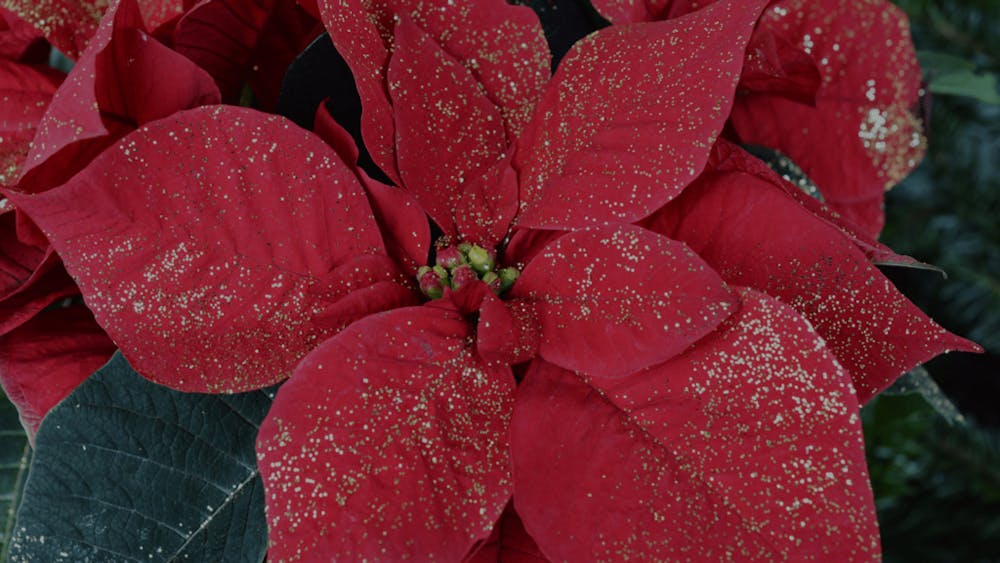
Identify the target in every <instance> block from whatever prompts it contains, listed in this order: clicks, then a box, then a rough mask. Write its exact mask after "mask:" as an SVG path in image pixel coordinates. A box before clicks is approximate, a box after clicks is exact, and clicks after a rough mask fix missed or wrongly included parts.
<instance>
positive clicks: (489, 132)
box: [388, 17, 516, 235]
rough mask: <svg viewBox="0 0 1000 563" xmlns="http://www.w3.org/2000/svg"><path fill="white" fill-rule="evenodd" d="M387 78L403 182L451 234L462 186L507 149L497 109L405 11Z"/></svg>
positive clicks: (457, 63) (454, 60) (463, 68)
mask: <svg viewBox="0 0 1000 563" xmlns="http://www.w3.org/2000/svg"><path fill="white" fill-rule="evenodd" d="M388 80H389V93H390V95H391V97H392V104H393V109H394V116H395V128H396V164H397V166H398V168H399V173H400V175H401V177H402V181H403V185H404V186H405V187H406V190H407V191H408V192H410V193H411V194H413V195H414V197H416V198H417V199H418V200H419V201H420V203H421V204H422V205H423V207H424V209H426V210H427V213H428V215H430V216H431V217H432V218H433V219H434V220H435V222H437V224H438V225H439V226H440V227H441V228H442V229H443V230H444V232H445V234H448V235H455V234H457V232H456V229H455V222H454V218H453V217H452V214H453V213H454V211H455V210H456V208H457V207H458V200H459V198H460V197H461V196H462V192H463V188H464V187H465V185H466V183H467V182H470V181H474V180H475V179H476V178H477V177H478V176H481V175H482V174H483V173H484V172H485V171H486V170H487V169H489V167H490V166H492V165H493V164H494V163H496V162H497V161H498V160H500V158H501V157H502V156H503V154H504V152H505V150H506V148H507V139H506V135H505V133H504V127H503V119H502V117H501V114H500V109H499V108H497V107H496V106H495V105H493V102H491V101H490V100H489V98H487V97H486V95H485V94H484V93H483V92H482V91H481V90H480V87H479V85H478V83H477V81H476V78H475V77H474V76H473V74H472V72H470V71H469V69H467V68H466V67H464V66H462V64H461V62H460V61H458V60H456V59H455V58H454V57H452V56H451V55H449V54H448V53H447V52H446V51H445V50H444V49H442V48H441V46H440V45H438V44H437V43H435V41H434V40H433V39H432V38H431V37H430V36H429V35H428V34H427V33H425V32H424V31H422V30H421V29H420V28H419V27H417V25H416V24H415V23H413V21H412V20H411V19H409V18H407V17H404V18H402V19H401V21H400V22H399V24H398V25H397V26H396V34H395V51H393V54H392V59H391V61H390V63H389V70H388ZM514 188H515V189H516V184H515V185H514ZM515 193H516V192H515Z"/></svg>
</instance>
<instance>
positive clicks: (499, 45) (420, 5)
mask: <svg viewBox="0 0 1000 563" xmlns="http://www.w3.org/2000/svg"><path fill="white" fill-rule="evenodd" d="M449 1H450V0H431V1H422V2H415V1H412V0H376V1H373V2H364V3H362V2H360V1H359V0H323V1H321V2H319V7H320V12H321V13H322V15H323V23H324V24H325V25H326V29H327V30H328V31H329V32H330V38H331V39H332V40H333V43H334V45H336V47H337V51H338V52H339V53H340V54H341V55H342V56H343V57H344V60H345V61H347V64H348V65H349V66H350V68H351V71H352V72H353V73H354V77H355V81H356V83H357V87H358V93H359V94H360V95H361V100H362V103H363V105H364V113H363V114H362V116H361V119H362V135H363V137H364V140H365V145H366V146H367V147H368V149H369V150H370V151H371V153H372V159H373V160H374V161H375V163H376V164H377V165H378V166H379V167H380V168H381V169H382V170H383V171H384V172H385V173H386V174H388V175H389V177H391V178H392V179H393V181H395V182H397V183H398V182H399V174H398V172H397V170H396V162H395V152H394V145H395V133H394V126H393V117H392V107H391V104H390V102H389V92H388V87H387V84H386V71H387V67H388V63H389V53H390V51H391V50H392V49H393V43H394V39H393V37H392V31H393V30H394V27H395V23H394V20H395V18H396V16H399V15H406V16H408V17H410V18H412V19H413V20H414V21H416V22H419V23H420V26H421V28H422V29H423V30H424V31H425V32H427V33H428V34H429V35H430V36H431V38H432V39H433V40H434V41H435V42H437V43H438V44H439V45H441V46H442V47H443V48H444V50H445V51H446V52H447V53H448V54H449V55H451V56H452V57H454V58H455V59H457V60H458V61H460V62H461V63H462V65H463V66H465V67H466V68H468V69H469V70H470V71H471V72H472V74H473V76H474V77H475V78H476V80H477V81H478V82H479V83H480V84H482V86H483V88H484V89H485V93H486V95H487V96H488V98H489V99H490V100H491V101H492V102H493V103H494V104H495V105H496V106H497V107H498V108H500V111H501V114H502V116H503V121H504V125H505V127H506V130H507V134H508V139H513V138H515V137H516V136H517V135H518V134H519V133H520V131H521V130H522V129H523V127H524V124H525V123H526V122H527V120H528V117H529V116H530V115H531V111H532V109H533V108H534V105H535V103H536V102H537V100H538V99H539V97H540V96H541V92H542V89H543V88H544V86H545V82H546V80H547V79H548V77H549V65H550V64H551V61H550V57H549V51H548V46H547V44H546V42H545V37H544V35H543V33H542V29H541V26H540V25H539V24H538V19H537V18H536V17H535V15H534V13H532V11H531V10H530V9H529V8H527V7H524V6H510V5H507V4H504V3H502V2H492V1H488V0H474V1H471V2H466V3H463V5H462V8H463V9H462V10H461V11H456V10H454V9H449V8H448V6H449V4H448V2H449Z"/></svg>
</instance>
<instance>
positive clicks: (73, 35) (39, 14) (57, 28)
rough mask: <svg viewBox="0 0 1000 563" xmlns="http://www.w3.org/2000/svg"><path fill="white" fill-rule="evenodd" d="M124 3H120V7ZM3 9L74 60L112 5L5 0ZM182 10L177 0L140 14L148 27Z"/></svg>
mask: <svg viewBox="0 0 1000 563" xmlns="http://www.w3.org/2000/svg"><path fill="white" fill-rule="evenodd" d="M128 1H129V0H122V1H121V4H124V3H126V2H128ZM109 4H110V5H109ZM4 7H5V8H7V9H9V10H11V11H13V12H14V13H16V14H17V15H19V16H21V17H22V18H24V19H25V20H26V21H27V22H28V23H30V24H32V25H34V26H35V27H36V28H38V29H40V30H42V31H43V32H44V33H45V37H46V38H47V39H48V40H49V41H50V42H51V43H52V44H53V45H54V46H55V47H56V48H57V49H59V50H60V51H62V52H63V53H65V54H66V55H67V56H69V57H70V58H72V59H76V58H77V57H79V56H80V53H82V52H83V50H84V48H85V47H87V46H88V45H89V42H90V41H91V37H92V36H94V35H95V32H96V31H97V29H98V22H99V21H100V20H101V16H102V15H103V14H105V13H106V12H105V8H107V11H108V12H112V11H114V10H115V8H116V3H115V2H110V3H109V2H108V1H107V0H7V1H6V2H4ZM182 9H183V2H182V1H181V0H148V1H143V3H142V15H143V16H144V17H145V20H146V23H147V24H149V26H150V27H151V28H155V27H157V26H158V25H160V24H161V23H164V22H166V21H167V20H169V19H171V18H173V17H175V16H177V15H178V14H180V13H181V10H182Z"/></svg>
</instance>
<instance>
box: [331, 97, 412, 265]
mask: <svg viewBox="0 0 1000 563" xmlns="http://www.w3.org/2000/svg"><path fill="white" fill-rule="evenodd" d="M314 130H315V132H316V134H317V135H319V136H320V137H321V138H322V139H323V140H324V141H326V143H327V144H328V145H330V147H332V148H333V150H335V151H337V154H338V155H340V158H341V159H343V160H344V162H347V163H348V164H351V165H355V166H354V167H353V169H354V173H355V174H356V175H357V177H358V180H359V181H360V182H361V184H362V185H363V186H364V187H365V191H366V193H367V194H368V203H369V204H371V206H372V212H373V213H374V214H375V220H376V221H377V222H378V226H379V230H380V231H382V239H383V240H385V246H386V250H387V251H388V252H389V255H390V256H392V257H393V258H394V259H395V260H396V263H397V264H399V265H400V266H402V267H403V269H404V270H405V271H406V272H407V273H408V274H410V275H413V276H415V275H416V273H417V269H418V268H419V267H420V266H423V265H425V264H427V255H428V252H430V247H431V226H430V223H428V221H427V214H426V213H424V210H423V208H422V207H420V204H419V203H417V200H416V199H414V198H413V196H412V195H410V194H409V193H407V192H406V191H405V190H402V189H400V188H395V187H392V186H387V185H385V184H383V183H382V182H379V181H378V180H374V179H372V178H371V177H370V176H368V174H367V173H365V171H364V170H362V169H361V168H360V167H358V166H356V164H357V162H358V154H359V153H358V147H357V145H356V144H355V143H354V139H353V138H352V137H351V134H350V133H348V132H347V130H346V129H344V128H343V127H341V125H340V124H339V123H337V122H336V121H335V120H334V119H333V117H332V116H331V115H330V112H329V111H327V109H326V104H320V105H319V108H317V110H316V121H315V125H314Z"/></svg>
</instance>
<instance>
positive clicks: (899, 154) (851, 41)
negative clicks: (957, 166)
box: [595, 0, 926, 236]
mask: <svg viewBox="0 0 1000 563" xmlns="http://www.w3.org/2000/svg"><path fill="white" fill-rule="evenodd" d="M711 1H712V0H709V1H708V2H703V1H689V0H675V1H672V2H671V1H667V2H654V3H646V2H642V1H640V0H599V1H596V2H595V6H597V8H598V9H599V10H600V11H601V12H602V13H603V14H605V15H606V16H607V17H609V18H610V19H611V20H612V21H614V22H615V23H626V22H635V21H656V20H660V19H665V18H675V17H680V16H683V15H684V14H687V13H690V12H692V11H694V10H697V9H699V8H701V7H702V6H704V5H705V4H710V3H711ZM859 38H863V39H864V40H859ZM873 46H877V47H873ZM746 60H747V62H746V66H745V67H744V70H743V73H744V74H743V80H742V81H741V87H742V89H743V90H744V91H745V92H744V95H740V96H737V98H736V103H735V105H734V108H733V113H732V115H731V116H730V123H731V124H732V127H733V131H734V132H735V134H736V136H737V137H738V138H739V139H740V141H741V142H744V143H749V144H754V145H763V146H767V147H770V148H773V149H778V150H780V151H781V152H782V153H784V154H786V155H788V156H789V157H791V158H792V160H794V161H795V162H796V164H798V165H799V166H801V167H802V169H803V170H804V171H805V172H806V173H807V174H808V175H809V176H810V178H811V179H812V180H814V181H815V182H816V184H817V185H818V186H819V189H820V191H821V192H822V194H823V197H824V198H825V201H826V203H827V204H828V205H829V206H830V208H832V209H833V210H834V211H836V212H838V213H840V214H841V215H842V217H843V220H845V221H846V222H847V223H849V224H850V225H852V226H853V228H855V229H859V230H860V231H861V232H863V233H865V234H866V235H868V236H877V235H878V233H879V232H880V231H881V230H882V225H883V223H884V220H885V219H884V215H883V212H882V201H883V193H884V192H885V190H887V189H889V188H891V187H892V186H894V185H895V184H897V183H898V182H899V181H900V180H902V179H903V178H904V177H905V176H906V175H907V174H908V173H909V172H910V171H911V170H912V169H913V168H914V167H915V166H916V165H917V163H918V162H919V161H920V159H921V158H922V157H923V153H924V148H925V145H926V143H925V139H924V137H923V125H922V123H921V121H920V119H919V118H918V117H917V115H916V108H917V105H918V102H919V92H920V67H919V66H918V64H917V59H916V54H915V52H914V49H913V42H912V40H911V39H910V31H909V24H908V21H907V19H906V16H905V15H904V14H903V12H902V11H901V10H899V9H898V8H896V7H895V6H893V5H891V4H890V3H889V2H886V1H885V0H864V1H863V2H846V1H844V0H820V1H816V0H781V1H777V2H772V5H771V6H770V7H769V8H768V9H767V11H766V12H765V13H764V15H763V16H762V17H761V21H760V23H759V24H758V28H757V31H756V32H755V34H754V40H753V41H751V45H750V49H749V50H748V52H747V59H746ZM817 69H818V71H817ZM817 72H818V75H817Z"/></svg>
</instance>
